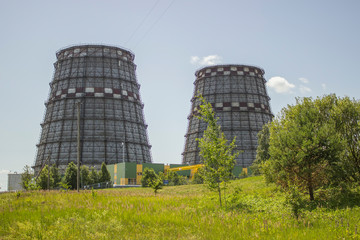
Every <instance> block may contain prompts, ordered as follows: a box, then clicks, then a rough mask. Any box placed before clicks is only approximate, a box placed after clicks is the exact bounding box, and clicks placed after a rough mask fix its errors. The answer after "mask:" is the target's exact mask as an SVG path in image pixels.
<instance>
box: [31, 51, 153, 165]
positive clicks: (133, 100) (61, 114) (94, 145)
mask: <svg viewBox="0 0 360 240" xmlns="http://www.w3.org/2000/svg"><path fill="white" fill-rule="evenodd" d="M56 57H57V61H56V62H55V64H54V66H55V73H54V77H53V80H52V82H51V83H50V93H49V97H48V100H47V102H46V103H45V105H46V112H45V116H44V120H43V123H42V124H41V128H42V130H41V136H40V142H39V144H38V145H37V155H36V160H35V164H34V166H33V168H34V170H35V172H38V171H39V170H40V168H41V167H42V166H43V164H45V163H47V161H49V163H50V164H54V163H55V164H56V165H57V166H58V167H59V168H60V169H61V170H64V169H65V168H66V166H67V165H68V163H70V162H75V163H76V161H77V145H78V144H77V136H78V135H77V130H78V127H77V124H78V120H77V119H78V108H77V104H78V103H80V111H79V117H80V118H79V119H80V121H79V125H80V128H79V130H80V162H81V164H82V165H87V166H95V167H97V168H98V167H99V166H100V165H101V164H102V162H105V163H106V164H114V163H119V162H136V163H150V162H151V153H150V148H151V146H150V145H149V140H148V136H147V125H146V123H145V121H144V114H143V107H144V105H143V103H142V102H141V98H140V92H139V89H140V85H139V84H138V82H137V80H136V74H135V69H136V65H135V64H134V62H133V61H134V54H133V53H131V52H130V51H128V50H124V49H121V48H118V47H113V46H103V45H81V46H73V47H69V48H65V49H62V50H59V51H58V52H57V53H56Z"/></svg>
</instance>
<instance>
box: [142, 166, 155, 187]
mask: <svg viewBox="0 0 360 240" xmlns="http://www.w3.org/2000/svg"><path fill="white" fill-rule="evenodd" d="M157 177H158V176H157V174H156V173H155V171H154V169H152V168H145V169H144V171H143V172H142V178H141V186H142V187H150V184H151V183H152V182H153V181H155V180H156V179H157Z"/></svg>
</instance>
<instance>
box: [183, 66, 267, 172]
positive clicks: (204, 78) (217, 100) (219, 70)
mask: <svg viewBox="0 0 360 240" xmlns="http://www.w3.org/2000/svg"><path fill="white" fill-rule="evenodd" d="M264 73H265V72H264V70H263V69H261V68H258V67H254V66H247V65H217V66H209V67H204V68H202V69H200V70H198V71H196V73H195V76H196V80H195V82H194V85H195V89H194V93H193V98H192V99H191V110H190V115H189V117H188V120H189V124H188V129H187V133H186V135H185V137H186V140H185V146H184V152H183V154H182V155H183V160H182V163H183V164H190V165H193V164H199V163H201V160H200V156H199V151H200V150H199V148H198V142H197V141H196V139H197V138H201V137H202V136H203V132H204V130H205V129H206V123H204V122H203V121H200V120H199V119H197V118H196V116H195V114H196V112H197V109H198V107H199V105H200V104H201V102H200V100H199V99H197V98H196V96H197V95H198V94H201V95H202V96H203V97H204V98H205V99H206V100H207V101H208V102H210V103H211V104H212V106H213V108H214V110H215V113H216V116H217V117H218V118H219V120H218V123H219V124H220V125H221V129H222V131H223V132H224V134H225V136H226V137H227V139H228V140H230V141H232V139H233V138H234V137H236V145H237V148H236V150H237V151H242V152H241V153H240V154H239V156H238V157H237V159H236V162H237V163H236V164H237V165H240V166H242V167H248V166H250V165H251V164H252V162H253V161H254V160H255V156H256V148H257V134H258V132H259V131H260V130H261V129H262V126H263V125H264V124H265V123H267V122H269V121H271V119H272V117H273V114H272V113H271V109H270V104H269V101H270V98H269V96H268V94H267V91H266V86H265V82H266V80H265V79H264Z"/></svg>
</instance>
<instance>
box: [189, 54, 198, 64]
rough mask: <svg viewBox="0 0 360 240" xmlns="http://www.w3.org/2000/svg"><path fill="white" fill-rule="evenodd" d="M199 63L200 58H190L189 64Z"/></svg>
mask: <svg viewBox="0 0 360 240" xmlns="http://www.w3.org/2000/svg"><path fill="white" fill-rule="evenodd" d="M199 61H200V58H199V57H198V56H192V57H191V58H190V63H191V64H197V63H198V62H199Z"/></svg>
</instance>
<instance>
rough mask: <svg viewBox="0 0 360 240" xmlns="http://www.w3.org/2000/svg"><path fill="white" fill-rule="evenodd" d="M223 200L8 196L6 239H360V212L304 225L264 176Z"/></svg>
mask: <svg viewBox="0 0 360 240" xmlns="http://www.w3.org/2000/svg"><path fill="white" fill-rule="evenodd" d="M235 191H237V192H238V194H232V193H234V192H235ZM216 197H217V196H216V194H215V193H211V192H209V191H208V190H207V189H206V188H205V187H204V186H202V185H186V186H175V187H165V188H164V189H162V190H161V191H160V193H159V194H157V195H156V196H154V193H153V191H152V189H147V188H132V189H106V190H97V191H95V190H94V191H81V192H80V193H77V192H76V191H67V192H65V191H62V192H61V191H50V192H48V191H41V192H38V191H36V192H21V193H7V194H0V239H360V224H359V223H360V208H359V207H358V206H352V207H351V208H350V207H341V208H323V207H317V208H316V209H313V210H312V211H304V212H303V214H302V216H301V217H300V218H299V219H298V220H296V219H295V218H294V217H293V216H292V215H291V211H290V210H289V209H288V208H287V207H285V205H284V200H285V198H284V194H283V193H281V192H280V191H278V190H277V189H276V187H275V186H272V185H266V184H265V182H264V180H263V178H262V177H251V178H246V179H242V180H236V181H233V182H231V183H230V186H229V189H228V191H227V197H228V207H227V208H219V206H218V201H217V198H216ZM359 204H360V203H359Z"/></svg>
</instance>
